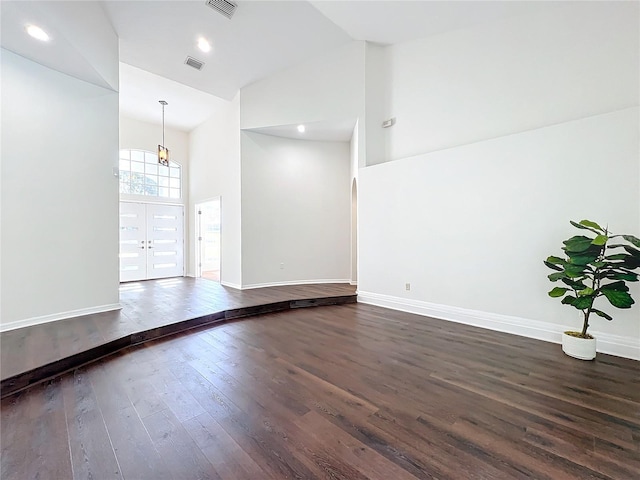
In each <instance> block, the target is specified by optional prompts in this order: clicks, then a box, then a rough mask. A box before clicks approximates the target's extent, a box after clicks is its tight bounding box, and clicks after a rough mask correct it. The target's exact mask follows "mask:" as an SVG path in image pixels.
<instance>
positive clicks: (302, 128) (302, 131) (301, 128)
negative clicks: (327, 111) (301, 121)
mask: <svg viewBox="0 0 640 480" xmlns="http://www.w3.org/2000/svg"><path fill="white" fill-rule="evenodd" d="M304 130H305V128H304V125H298V131H299V132H300V133H304Z"/></svg>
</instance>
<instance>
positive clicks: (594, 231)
mask: <svg viewBox="0 0 640 480" xmlns="http://www.w3.org/2000/svg"><path fill="white" fill-rule="evenodd" d="M569 223H570V224H571V225H573V226H574V227H576V228H580V229H582V230H589V231H590V232H593V233H600V231H598V230H596V229H595V228H591V227H587V226H585V225H581V224H579V223H576V222H574V221H573V220H569Z"/></svg>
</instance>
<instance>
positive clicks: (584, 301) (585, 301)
mask: <svg viewBox="0 0 640 480" xmlns="http://www.w3.org/2000/svg"><path fill="white" fill-rule="evenodd" d="M593 300H594V297H593V296H584V297H578V298H576V299H575V300H574V301H573V303H572V304H571V305H573V306H574V307H576V308H577V309H578V310H584V309H585V308H589V307H590V306H591V305H593Z"/></svg>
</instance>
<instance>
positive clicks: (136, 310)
mask: <svg viewBox="0 0 640 480" xmlns="http://www.w3.org/2000/svg"><path fill="white" fill-rule="evenodd" d="M355 301H356V295H355V287H353V286H351V285H348V284H315V285H291V286H281V287H268V288H256V289H250V290H238V289H234V288H229V287H225V286H222V285H220V284H219V283H216V282H212V281H209V280H203V279H195V278H188V277H184V278H183V277H177V278H168V279H162V280H150V281H145V282H130V283H123V284H121V286H120V303H121V304H122V310H117V311H111V312H104V313H99V314H94V315H85V316H82V317H76V318H70V319H67V320H60V321H56V322H50V323H45V324H41V325H36V326H32V327H26V328H21V329H17V330H11V331H7V332H3V333H2V334H0V355H1V357H0V360H1V363H0V377H1V380H2V382H1V387H0V388H1V393H2V396H3V397H5V396H7V395H9V394H11V393H13V392H15V391H18V390H20V389H22V388H24V387H27V386H29V385H33V384H36V383H38V382H40V381H42V380H44V379H46V378H49V377H51V376H54V375H58V374H60V373H62V372H64V371H67V370H69V369H72V368H75V367H77V366H79V365H82V364H85V363H87V362H89V361H93V360H95V359H97V358H100V357H103V356H105V355H109V354H111V353H114V352H116V351H118V350H121V349H123V348H125V347H127V346H130V345H136V344H140V343H144V342H146V341H149V340H152V339H156V338H160V337H163V336H166V335H170V334H174V333H177V332H180V331H184V330H187V329H190V328H195V327H198V326H202V325H206V324H209V323H213V322H217V321H222V320H230V319H233V318H239V317H246V316H250V315H255V314H258V313H268V312H275V311H283V310H288V309H290V308H299V307H305V306H314V305H334V304H341V303H352V302H355Z"/></svg>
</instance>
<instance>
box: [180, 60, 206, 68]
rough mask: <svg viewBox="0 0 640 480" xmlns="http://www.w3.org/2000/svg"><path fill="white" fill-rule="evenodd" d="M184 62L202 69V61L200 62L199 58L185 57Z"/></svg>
mask: <svg viewBox="0 0 640 480" xmlns="http://www.w3.org/2000/svg"><path fill="white" fill-rule="evenodd" d="M184 63H185V64H186V65H189V66H190V67H193V68H195V69H196V70H202V67H204V62H201V61H200V60H196V59H195V58H193V57H187V59H186V60H185V61H184Z"/></svg>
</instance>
